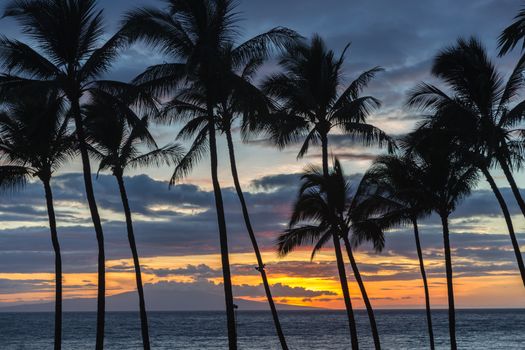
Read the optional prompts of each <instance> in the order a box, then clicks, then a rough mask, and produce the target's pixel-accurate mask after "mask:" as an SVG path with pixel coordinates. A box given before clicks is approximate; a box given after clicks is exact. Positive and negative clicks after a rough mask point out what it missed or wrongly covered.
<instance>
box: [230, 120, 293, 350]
mask: <svg viewBox="0 0 525 350" xmlns="http://www.w3.org/2000/svg"><path fill="white" fill-rule="evenodd" d="M226 140H227V142H228V152H229V155H230V166H231V172H232V177H233V183H234V184H235V190H236V191H237V196H238V197H239V202H240V203H241V208H242V215H243V218H244V223H245V224H246V230H247V231H248V236H249V237H250V241H251V242H252V246H253V251H254V252H255V257H256V258H257V267H256V269H257V271H259V273H260V274H261V278H262V281H263V285H264V291H265V292H266V299H268V304H269V305H270V310H271V312H272V317H273V323H274V326H275V330H276V332H277V336H278V337H279V342H280V343H281V348H282V349H283V350H288V345H287V344H286V339H285V338H284V333H283V330H282V328H281V323H280V322H279V316H278V314H277V309H276V307H275V303H274V302H273V298H272V292H271V290H270V284H269V283H268V278H267V277H266V271H265V265H264V263H263V260H262V257H261V252H260V251H259V245H258V244H257V239H256V238H255V233H254V231H253V227H252V223H251V220H250V215H249V214H248V207H247V206H246V201H245V200H244V194H243V192H242V188H241V184H240V183H239V175H238V173H237V165H236V161H235V151H234V148H233V140H232V134H231V130H229V129H228V130H226Z"/></svg>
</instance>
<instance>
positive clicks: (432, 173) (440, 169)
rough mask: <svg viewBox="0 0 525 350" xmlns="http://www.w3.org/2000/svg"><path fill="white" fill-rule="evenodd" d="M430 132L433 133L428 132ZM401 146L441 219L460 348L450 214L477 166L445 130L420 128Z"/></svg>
mask: <svg viewBox="0 0 525 350" xmlns="http://www.w3.org/2000/svg"><path fill="white" fill-rule="evenodd" d="M429 131H430V132H429ZM402 147H403V148H404V149H405V150H406V152H407V154H408V155H409V156H410V157H412V159H413V161H414V162H415V164H417V167H418V168H419V170H418V176H419V181H421V183H422V184H423V188H424V195H425V196H427V200H428V202H429V203H432V207H431V208H432V210H433V211H434V212H435V213H437V214H438V215H439V217H440V219H441V225H442V227H443V242H444V252H445V270H446V279H447V292H448V293H447V294H448V317H449V333H450V346H451V349H453V350H456V349H457V342H456V314H455V306H454V284H453V276H452V254H451V248H450V232H449V217H450V215H451V214H452V213H453V212H454V210H455V209H456V207H457V205H458V204H459V203H460V202H461V200H462V199H463V198H465V197H466V196H468V195H469V194H470V191H471V189H472V188H473V187H474V186H475V185H476V183H477V180H478V169H477V168H476V167H475V166H473V165H472V164H471V163H470V162H469V160H468V159H465V158H464V157H463V156H462V154H461V153H458V152H457V151H456V146H455V145H454V139H453V136H452V135H451V134H450V133H449V132H448V131H447V130H446V129H432V130H428V129H425V128H423V127H422V128H419V129H417V130H416V131H414V132H412V133H410V134H409V135H407V136H406V137H405V138H404V139H403V141H402Z"/></svg>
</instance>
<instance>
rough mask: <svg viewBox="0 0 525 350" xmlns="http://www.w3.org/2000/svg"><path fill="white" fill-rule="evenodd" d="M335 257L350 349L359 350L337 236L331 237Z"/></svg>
mask: <svg viewBox="0 0 525 350" xmlns="http://www.w3.org/2000/svg"><path fill="white" fill-rule="evenodd" d="M333 236H334V237H333V238H334V248H335V257H336V260H337V271H338V272H339V281H340V282H341V289H342V291H343V297H344V300H345V306H346V314H347V316H348V326H349V328H350V337H351V338H352V349H353V350H358V349H359V342H358V340H357V327H356V322H355V317H354V309H353V308H352V299H351V298H350V291H349V290H348V279H347V277H346V271H345V263H344V261H343V254H342V253H341V244H340V242H339V236H337V235H335V234H334V235H333Z"/></svg>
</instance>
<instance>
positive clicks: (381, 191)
mask: <svg viewBox="0 0 525 350" xmlns="http://www.w3.org/2000/svg"><path fill="white" fill-rule="evenodd" d="M429 199H430V198H429V197H428V196H426V195H425V191H424V186H423V184H421V183H420V177H419V171H418V167H417V165H416V164H414V162H413V160H412V159H410V158H409V157H402V156H398V155H385V156H380V157H378V158H377V159H376V160H375V161H374V163H373V164H372V166H371V167H370V168H369V169H368V170H367V171H366V173H365V175H364V176H363V179H362V180H361V183H360V184H359V188H358V189H357V192H356V194H355V202H356V205H355V207H354V208H353V212H354V216H355V218H356V220H363V219H364V220H369V221H373V222H374V223H375V224H376V226H377V227H379V228H380V229H381V230H383V231H384V230H388V229H391V228H394V227H397V226H400V225H412V226H413V228H414V238H415V242H416V250H417V256H418V259H419V269H420V272H421V278H422V280H423V287H424V291H425V307H426V314H427V326H428V335H429V339H430V348H431V349H432V350H433V349H434V348H435V345H434V332H433V329H432V315H431V311H430V294H429V290H428V283H427V276H426V272H425V264H424V261H423V252H422V249H421V243H420V239H419V227H418V223H417V222H418V219H421V218H423V217H426V216H428V215H429V214H430V211H431V208H432V203H431V202H429Z"/></svg>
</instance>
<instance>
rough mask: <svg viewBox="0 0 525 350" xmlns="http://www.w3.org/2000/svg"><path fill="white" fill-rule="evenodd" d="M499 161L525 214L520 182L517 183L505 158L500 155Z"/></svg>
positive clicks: (524, 214) (524, 202)
mask: <svg viewBox="0 0 525 350" xmlns="http://www.w3.org/2000/svg"><path fill="white" fill-rule="evenodd" d="M498 163H499V164H500V167H501V169H502V170H503V173H504V174H505V177H506V178H507V181H508V182H509V185H510V188H511V190H512V193H513V194H514V197H515V198H516V202H518V206H519V207H520V210H521V213H522V214H523V216H525V201H524V200H523V197H522V196H521V193H520V189H519V188H518V184H516V180H514V175H512V171H511V170H510V168H509V165H508V164H507V162H506V161H505V160H504V159H502V158H500V157H498Z"/></svg>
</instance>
